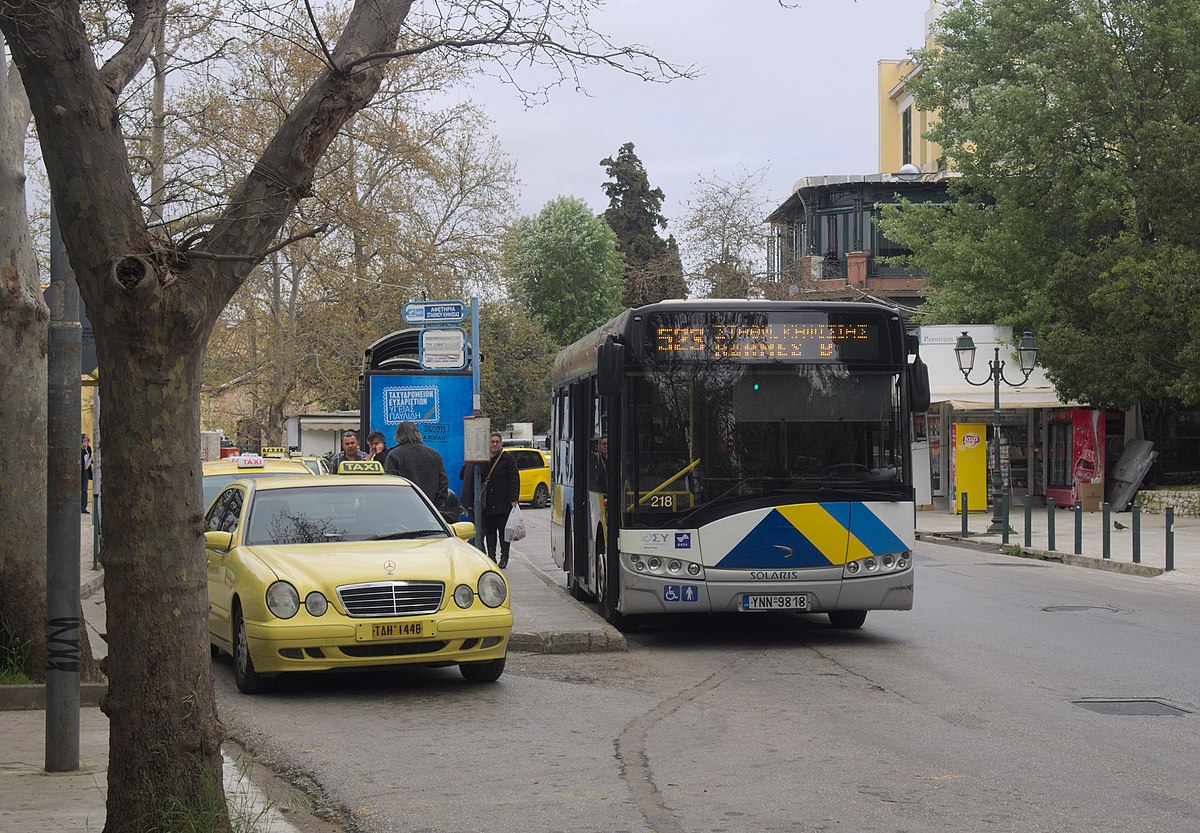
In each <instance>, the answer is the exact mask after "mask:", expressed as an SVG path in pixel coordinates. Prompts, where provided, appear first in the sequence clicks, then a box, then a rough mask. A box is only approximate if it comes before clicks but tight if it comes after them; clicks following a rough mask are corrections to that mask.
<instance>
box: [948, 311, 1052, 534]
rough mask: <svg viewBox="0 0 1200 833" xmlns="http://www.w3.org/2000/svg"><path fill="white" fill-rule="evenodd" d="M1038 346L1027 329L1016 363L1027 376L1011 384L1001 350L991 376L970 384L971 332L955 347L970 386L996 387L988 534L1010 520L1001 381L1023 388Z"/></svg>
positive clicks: (990, 364)
mask: <svg viewBox="0 0 1200 833" xmlns="http://www.w3.org/2000/svg"><path fill="white" fill-rule="evenodd" d="M1037 354H1038V343H1037V339H1035V338H1034V337H1033V333H1031V332H1029V331H1028V330H1026V331H1025V334H1024V335H1022V336H1021V340H1020V342H1018V344H1017V361H1018V362H1019V363H1020V365H1021V373H1023V374H1024V377H1025V378H1023V379H1022V380H1021V381H1019V382H1010V381H1009V380H1008V379H1007V378H1006V377H1005V375H1004V362H1002V361H1001V360H1000V348H999V347H997V348H996V356H995V358H994V359H993V360H992V361H990V362H988V377H987V378H986V379H984V380H983V381H982V382H972V381H971V371H972V370H973V369H974V368H975V341H974V340H973V339H972V338H971V335H970V333H968V332H966V331H964V332H963V334H962V335H960V336H959V337H958V340H957V341H956V342H955V344H954V357H955V358H956V359H957V360H958V369H959V370H961V371H962V375H963V378H964V379H966V380H967V384H969V385H973V386H974V387H982V386H983V385H986V384H987V383H988V382H991V383H993V385H994V391H995V393H994V401H993V409H992V443H993V446H994V447H993V455H992V523H991V526H989V527H988V530H987V531H988V532H1004V531H1005V530H1006V528H1007V521H1005V519H1004V513H1003V511H1002V508H1001V501H1002V500H1003V499H1004V478H1003V476H1002V474H1001V468H1000V382H1001V381H1003V382H1004V384H1006V385H1008V386H1009V387H1013V388H1019V387H1021V385H1023V384H1025V383H1026V382H1028V381H1029V374H1030V373H1033V368H1034V365H1036V364H1037Z"/></svg>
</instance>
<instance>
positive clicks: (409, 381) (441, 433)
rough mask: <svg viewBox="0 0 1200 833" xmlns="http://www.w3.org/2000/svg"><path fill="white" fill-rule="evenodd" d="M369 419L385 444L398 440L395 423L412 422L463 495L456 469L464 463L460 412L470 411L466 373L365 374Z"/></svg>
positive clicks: (451, 483) (471, 412) (469, 388)
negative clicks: (454, 374) (449, 374)
mask: <svg viewBox="0 0 1200 833" xmlns="http://www.w3.org/2000/svg"><path fill="white" fill-rule="evenodd" d="M367 379H368V386H369V391H368V396H369V397H370V403H371V412H370V413H371V417H370V419H371V424H370V425H369V426H368V427H367V430H368V431H382V432H383V436H384V438H385V439H386V440H387V444H388V445H389V446H392V445H395V442H396V425H397V424H398V423H401V422H415V423H416V424H417V428H419V429H420V431H421V437H422V438H423V440H424V443H425V445H427V446H429V447H430V448H432V449H435V450H436V451H437V452H438V453H439V454H441V455H442V462H443V463H445V465H446V474H447V476H448V477H449V478H450V488H451V489H453V490H454V491H455V492H457V493H458V494H462V481H461V480H460V479H459V476H458V472H459V469H460V468H462V464H463V417H466V416H470V415H471V414H473V413H474V409H473V408H472V398H471V376H470V374H459V375H457V376H435V375H432V374H411V375H403V376H400V375H397V376H391V375H384V374H378V375H377V374H373V373H371V374H368V375H367Z"/></svg>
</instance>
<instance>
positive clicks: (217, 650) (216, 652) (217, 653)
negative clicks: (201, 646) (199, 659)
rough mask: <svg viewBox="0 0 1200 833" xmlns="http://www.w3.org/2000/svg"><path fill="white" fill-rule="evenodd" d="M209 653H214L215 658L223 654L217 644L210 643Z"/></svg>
mask: <svg viewBox="0 0 1200 833" xmlns="http://www.w3.org/2000/svg"><path fill="white" fill-rule="evenodd" d="M208 653H209V654H211V655H212V658H213V659H216V658H217V657H219V656H221V649H220V648H218V647H217V646H216V645H214V644H212V643H209V646H208Z"/></svg>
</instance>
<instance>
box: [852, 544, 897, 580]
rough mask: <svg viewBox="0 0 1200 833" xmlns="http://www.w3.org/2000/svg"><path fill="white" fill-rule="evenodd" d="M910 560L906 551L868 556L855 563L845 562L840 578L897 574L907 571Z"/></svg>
mask: <svg viewBox="0 0 1200 833" xmlns="http://www.w3.org/2000/svg"><path fill="white" fill-rule="evenodd" d="M911 560H912V553H911V552H908V551H907V550H904V551H902V552H885V553H883V554H882V555H869V556H867V557H866V558H860V559H858V560H857V561H847V562H846V566H845V567H843V568H842V576H843V577H845V578H854V577H855V576H868V575H872V576H877V575H879V574H881V573H898V572H900V571H901V570H907V569H908V566H909V562H910V561H911Z"/></svg>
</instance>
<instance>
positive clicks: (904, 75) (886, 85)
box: [878, 0, 946, 174]
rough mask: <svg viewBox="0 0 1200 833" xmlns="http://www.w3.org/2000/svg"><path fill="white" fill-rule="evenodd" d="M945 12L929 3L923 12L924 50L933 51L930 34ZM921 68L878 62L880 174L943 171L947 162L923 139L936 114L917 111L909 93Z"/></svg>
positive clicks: (901, 62)
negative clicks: (910, 83)
mask: <svg viewBox="0 0 1200 833" xmlns="http://www.w3.org/2000/svg"><path fill="white" fill-rule="evenodd" d="M943 11H945V7H944V6H943V5H942V4H941V2H940V0H929V9H928V11H926V12H925V47H926V48H927V49H928V48H932V46H933V37H932V35H930V31H931V29H932V27H933V24H934V22H935V21H936V20H937V19H938V17H939V16H940V15H941V14H942V12H943ZM922 72H924V68H923V67H921V66H920V65H918V64H916V63H914V62H913V61H912V60H911V59H910V58H902V59H899V60H886V59H885V60H881V61H880V62H879V64H878V76H879V170H881V171H899V170H901V168H902V167H903V166H904V165H915V166H916V167H917V168H918V169H919V170H920V171H921V173H926V174H930V173H938V172H941V171H944V170H946V159H945V155H944V154H943V153H942V149H941V147H940V146H939V145H936V144H934V143H933V142H930V141H929V140H927V139H925V138H924V136H925V133H926V132H928V130H929V127H930V125H932V124H933V122H934V121H935V120H936V119H937V115H936V114H935V113H927V112H924V111H921V110H918V109H917V108H916V104H915V102H914V101H913V96H912V93H911V92H909V91H908V89H907V83H908V80H909V79H910V78H916V77H918V76H920V74H921V73H922Z"/></svg>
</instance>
